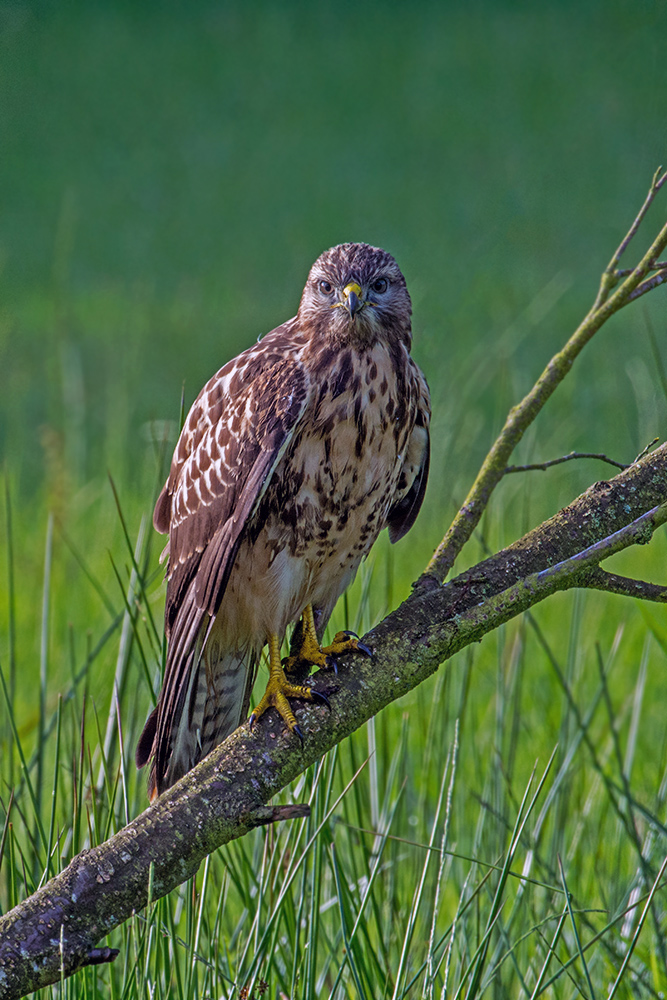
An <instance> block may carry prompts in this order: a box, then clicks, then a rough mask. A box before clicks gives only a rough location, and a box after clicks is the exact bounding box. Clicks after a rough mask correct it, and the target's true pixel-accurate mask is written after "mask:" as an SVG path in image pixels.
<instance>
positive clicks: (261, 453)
mask: <svg viewBox="0 0 667 1000" xmlns="http://www.w3.org/2000/svg"><path fill="white" fill-rule="evenodd" d="M410 314H411V305H410V297H409V295H408V292H407V288H406V285H405V279H404V278H403V275H402V274H401V272H400V270H399V268H398V266H397V264H396V262H395V261H394V259H393V257H391V256H390V255H389V254H388V253H386V252H385V251H384V250H380V249H378V248H376V247H371V246H368V245H367V244H365V243H345V244H342V245H341V246H337V247H333V248H332V249H331V250H328V251H327V252H326V253H324V254H322V256H321V257H320V258H319V259H318V260H317V261H316V262H315V264H314V265H313V267H312V269H311V271H310V274H309V276H308V280H307V282H306V286H305V288H304V291H303V296H302V298H301V304H300V306H299V311H298V313H297V315H296V317H295V318H294V319H291V320H288V321H287V322H286V323H283V325H282V326H279V327H277V328H276V329H275V330H273V331H272V332H271V333H269V334H268V335H267V336H266V337H264V338H263V339H262V340H261V341H260V342H258V343H256V344H254V345H253V346H252V347H250V348H248V350H246V351H244V352H243V353H242V354H240V355H239V356H238V357H237V358H235V359H233V360H232V361H230V362H228V364H226V365H225V366H224V367H223V368H221V369H220V371H219V372H218V373H217V374H216V375H214V376H213V378H212V379H211V380H210V381H209V382H208V383H207V384H206V385H205V386H204V388H203V389H202V391H201V393H200V394H199V396H198V397H197V399H196V401H195V403H194V405H193V406H192V409H191V410H190V413H189V415H188V418H187V420H186V422H185V426H184V427H183V431H182V433H181V436H180V439H179V441H178V445H177V447H176V450H175V453H174V458H173V462H172V466H171V471H170V474H169V478H168V480H167V483H166V485H165V487H164V489H163V490H162V493H161V494H160V497H159V499H158V502H157V504H156V507H155V515H154V523H155V527H156V528H157V530H158V531H161V532H164V533H166V532H168V533H169V545H168V552H169V562H168V568H167V579H168V584H167V601H166V609H165V630H166V635H167V640H168V652H167V664H166V670H165V677H164V684H163V687H162V691H161V693H160V698H159V701H158V705H157V708H156V709H155V711H154V712H153V713H152V714H151V716H150V717H149V719H148V722H147V723H146V727H145V729H144V732H143V733H142V736H141V738H140V740H139V745H138V747H137V765H138V766H139V767H141V766H143V765H144V764H145V763H146V762H147V761H148V759H149V758H150V757H151V756H152V758H153V761H152V767H151V774H150V779H149V792H150V795H151V798H153V797H154V795H155V794H157V793H159V792H162V791H163V790H164V789H165V788H168V787H169V786H170V785H171V784H173V782H174V781H176V780H177V778H179V777H181V776H182V775H183V774H184V773H185V772H186V771H188V770H189V769H190V768H191V767H193V766H194V765H195V764H196V763H197V762H198V761H199V760H201V758H202V757H204V756H205V755H206V754H207V753H209V752H210V750H212V749H213V748H214V747H215V746H216V745H217V744H218V743H220V742H221V741H222V740H223V739H224V738H225V737H226V736H227V735H228V734H229V733H230V732H232V731H233V730H234V729H235V728H236V727H237V726H238V725H239V724H240V722H241V721H242V719H243V718H244V717H245V715H246V714H247V711H248V705H249V701H250V693H251V690H252V683H253V680H254V674H255V667H256V663H257V661H258V658H259V655H260V653H261V650H262V647H263V646H264V645H265V644H266V643H267V642H268V641H269V639H270V637H271V636H276V637H277V638H278V640H282V638H283V637H284V635H285V632H286V629H287V627H288V626H289V625H290V623H293V622H296V621H297V620H298V619H299V618H300V617H301V616H302V615H304V622H305V621H306V616H305V611H306V610H307V609H310V608H314V609H316V610H317V611H318V612H319V618H320V621H321V622H322V623H325V622H326V621H327V620H328V618H329V616H330V614H331V612H332V610H333V607H334V605H335V603H336V601H337V600H338V597H339V596H340V595H341V594H342V592H343V591H344V589H345V588H346V587H347V585H348V584H349V583H350V582H351V580H352V579H353V577H354V575H355V573H356V570H357V568H358V566H359V563H360V562H361V560H362V558H364V556H365V555H366V554H367V553H368V551H369V550H370V548H371V546H372V544H373V542H374V541H375V539H376V538H377V536H378V534H379V533H380V531H381V530H382V529H383V528H384V527H388V528H389V537H390V539H391V541H397V540H398V539H399V538H401V537H402V536H403V535H404V534H405V533H406V531H408V530H409V528H410V527H411V526H412V524H413V523H414V520H415V518H416V516H417V513H418V511H419V508H420V506H421V502H422V499H423V496H424V489H425V486H426V478H427V475H428V455H429V447H428V426H429V417H430V406H429V395H428V388H427V385H426V381H425V379H424V377H423V375H422V374H421V372H420V371H419V369H418V368H417V366H416V365H415V364H414V362H413V361H412V359H411V358H410V353H409V352H410V346H411V329H410ZM311 619H312V615H311ZM273 645H274V647H275V649H277V648H278V646H277V642H274V644H273ZM274 658H275V657H274ZM310 662H315V660H312V661H310ZM276 669H277V670H278V671H279V670H280V668H279V666H278V667H277V668H276ZM286 690H287V689H285V691H286ZM287 693H288V694H291V692H289V691H287ZM272 704H273V702H272ZM281 714H283V715H284V717H285V718H287V716H286V715H285V714H284V713H281ZM292 719H293V716H292ZM287 721H288V724H290V725H291V726H292V723H291V722H290V721H289V720H287ZM292 728H294V727H293V726H292Z"/></svg>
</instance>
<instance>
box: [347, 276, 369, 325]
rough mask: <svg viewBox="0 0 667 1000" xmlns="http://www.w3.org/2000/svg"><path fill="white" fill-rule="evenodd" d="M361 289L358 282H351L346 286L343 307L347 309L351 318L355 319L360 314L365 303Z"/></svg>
mask: <svg viewBox="0 0 667 1000" xmlns="http://www.w3.org/2000/svg"><path fill="white" fill-rule="evenodd" d="M362 295H363V293H362V291H361V287H360V286H359V285H358V284H357V283H356V281H351V282H350V284H349V285H346V286H345V288H344V289H343V306H344V308H345V309H347V311H348V313H349V314H350V317H351V318H352V319H354V317H355V315H356V314H357V313H358V312H360V311H361V310H362V309H363V307H364V305H365V302H364V300H363V298H362Z"/></svg>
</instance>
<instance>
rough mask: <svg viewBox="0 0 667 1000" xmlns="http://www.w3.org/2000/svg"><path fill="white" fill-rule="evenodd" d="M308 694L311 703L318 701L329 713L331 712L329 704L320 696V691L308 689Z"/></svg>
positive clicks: (325, 697)
mask: <svg viewBox="0 0 667 1000" xmlns="http://www.w3.org/2000/svg"><path fill="white" fill-rule="evenodd" d="M310 694H311V697H312V699H313V701H319V702H320V703H321V704H322V705H326V706H327V708H328V709H329V711H331V702H330V701H329V699H328V698H327V696H326V695H325V694H322V692H321V691H314V690H313V689H312V688H311V689H310Z"/></svg>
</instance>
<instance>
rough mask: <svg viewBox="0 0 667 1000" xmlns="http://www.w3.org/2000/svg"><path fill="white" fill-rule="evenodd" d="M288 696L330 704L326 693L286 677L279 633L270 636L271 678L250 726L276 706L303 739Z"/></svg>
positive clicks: (291, 729) (280, 714)
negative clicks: (281, 658) (281, 660)
mask: <svg viewBox="0 0 667 1000" xmlns="http://www.w3.org/2000/svg"><path fill="white" fill-rule="evenodd" d="M288 698H305V699H306V700H307V701H315V700H317V701H323V702H324V703H326V704H328V701H327V699H326V698H325V696H324V695H321V694H319V693H318V692H317V691H311V689H310V688H308V687H304V686H303V685H301V684H290V683H289V681H288V680H287V678H286V677H285V671H284V670H283V668H282V666H281V663H280V640H279V639H278V636H277V635H271V636H269V680H268V683H267V685H266V691H265V692H264V695H263V697H262V699H261V701H260V702H259V705H257V707H256V708H255V710H254V712H253V713H252V715H251V716H250V728H251V729H252V727H253V726H254V724H255V722H256V721H257V719H259V717H260V716H261V715H263V714H264V712H266V710H267V708H275V710H276V711H277V713H278V715H279V716H280V717H281V719H282V720H283V722H284V723H285V725H286V726H287V727H288V729H289V730H290V732H293V733H296V735H297V736H298V737H299V739H301V740H302V739H303V736H302V734H301V730H300V729H299V726H298V723H297V721H296V718H295V716H294V712H293V711H292V709H291V708H290V704H289V702H288V700H287V699H288Z"/></svg>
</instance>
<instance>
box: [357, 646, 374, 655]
mask: <svg viewBox="0 0 667 1000" xmlns="http://www.w3.org/2000/svg"><path fill="white" fill-rule="evenodd" d="M357 651H358V652H360V653H363V654H364V656H370V658H371V659H373V650H372V649H371V648H370V647H369V646H367V645H366V644H365V643H363V642H360V643H358V645H357Z"/></svg>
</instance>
